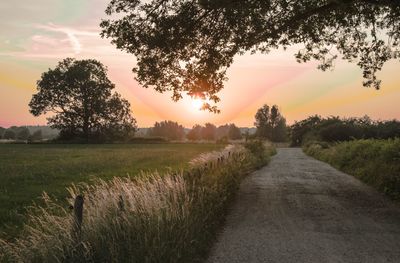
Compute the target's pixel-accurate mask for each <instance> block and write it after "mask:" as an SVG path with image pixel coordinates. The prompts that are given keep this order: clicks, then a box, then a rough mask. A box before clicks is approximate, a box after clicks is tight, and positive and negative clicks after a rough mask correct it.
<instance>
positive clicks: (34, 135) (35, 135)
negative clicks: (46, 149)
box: [29, 130, 43, 142]
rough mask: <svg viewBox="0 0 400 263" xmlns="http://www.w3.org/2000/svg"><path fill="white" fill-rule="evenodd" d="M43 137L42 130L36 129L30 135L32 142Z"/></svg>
mask: <svg viewBox="0 0 400 263" xmlns="http://www.w3.org/2000/svg"><path fill="white" fill-rule="evenodd" d="M42 139H43V135H42V130H36V131H35V132H34V133H32V134H31V135H30V136H29V141H31V142H35V141H41V140H42Z"/></svg>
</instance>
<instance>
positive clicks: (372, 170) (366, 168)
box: [304, 138, 400, 200]
mask: <svg viewBox="0 0 400 263" xmlns="http://www.w3.org/2000/svg"><path fill="white" fill-rule="evenodd" d="M304 151H305V152H306V153H307V154H309V155H311V156H313V157H315V158H317V159H320V160H322V161H325V162H327V163H330V164H332V165H333V166H335V167H336V168H338V169H339V170H342V171H344V172H346V173H349V174H352V175H354V176H355V177H357V178H359V179H361V180H362V181H364V182H365V183H367V184H369V185H372V186H373V187H375V188H376V189H378V190H379V191H381V192H384V193H385V194H387V195H388V196H390V197H392V198H394V199H398V200H400V138H397V139H388V140H375V139H369V140H355V141H349V142H341V143H338V144H334V145H333V146H331V147H328V146H327V145H326V144H325V145H324V144H322V145H321V144H320V143H310V144H309V145H308V146H306V147H305V148H304Z"/></svg>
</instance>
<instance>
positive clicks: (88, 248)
mask: <svg viewBox="0 0 400 263" xmlns="http://www.w3.org/2000/svg"><path fill="white" fill-rule="evenodd" d="M273 153H274V151H273V150H272V149H268V150H266V149H265V148H263V147H260V146H259V145H257V143H249V144H247V145H246V148H244V147H242V146H235V147H233V148H227V149H225V150H224V151H220V152H214V153H209V154H203V155H201V156H199V157H198V158H196V159H194V160H192V161H191V163H190V168H188V169H186V170H183V171H182V172H179V173H167V174H164V175H163V176H160V175H159V174H157V173H151V174H150V173H148V174H143V176H139V177H133V178H114V179H113V180H111V181H108V182H106V181H99V182H97V183H96V184H92V185H86V186H84V187H83V188H82V187H81V188H76V187H74V188H70V193H71V200H70V201H71V203H72V201H73V199H74V197H76V196H77V195H78V194H82V195H83V196H84V200H85V203H84V216H83V225H82V231H81V233H80V235H77V234H76V232H74V231H72V229H73V226H74V220H73V215H72V213H71V211H68V210H66V209H64V208H62V207H60V206H58V205H57V202H55V201H53V200H52V199H51V198H48V197H46V196H45V203H46V206H45V207H36V208H34V209H33V210H32V212H31V214H30V222H29V223H28V224H27V225H26V227H25V230H24V233H23V234H22V235H21V238H18V239H16V240H15V241H14V242H7V241H4V240H3V241H0V243H1V244H0V245H1V246H0V250H1V251H0V262H200V261H202V260H203V259H204V257H205V255H206V254H207V252H208V249H209V247H210V244H211V241H212V240H213V239H214V238H215V235H216V231H217V229H218V228H219V227H220V225H221V223H222V222H223V220H224V216H225V213H226V208H227V205H228V204H229V201H230V200H231V199H232V197H233V196H234V194H235V192H236V190H237V188H238V186H239V184H240V181H241V179H242V178H243V177H244V176H245V175H246V174H247V173H248V172H250V171H252V170H254V169H256V168H258V167H260V166H263V165H265V164H266V163H267V162H268V160H269V157H270V155H272V154H273Z"/></svg>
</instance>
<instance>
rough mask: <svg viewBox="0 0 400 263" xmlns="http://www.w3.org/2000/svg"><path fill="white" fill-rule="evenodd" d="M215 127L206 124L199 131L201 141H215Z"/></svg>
mask: <svg viewBox="0 0 400 263" xmlns="http://www.w3.org/2000/svg"><path fill="white" fill-rule="evenodd" d="M216 132H217V127H215V125H214V124H212V123H206V124H205V125H204V127H203V128H202V129H201V138H202V139H203V140H207V141H212V140H215V136H216Z"/></svg>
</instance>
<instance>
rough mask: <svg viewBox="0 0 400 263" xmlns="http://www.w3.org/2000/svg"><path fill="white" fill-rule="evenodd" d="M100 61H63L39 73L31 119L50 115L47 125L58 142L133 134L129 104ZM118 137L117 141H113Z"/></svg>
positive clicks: (108, 138) (133, 123) (123, 136)
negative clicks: (57, 130)
mask: <svg viewBox="0 0 400 263" xmlns="http://www.w3.org/2000/svg"><path fill="white" fill-rule="evenodd" d="M106 71H107V70H106V68H105V66H104V65H103V64H101V63H100V62H99V61H96V60H93V59H88V60H75V59H72V58H67V59H64V60H63V61H61V62H59V64H58V65H57V67H56V68H55V69H49V70H48V71H47V72H45V73H43V74H42V77H41V79H40V80H39V81H38V82H37V90H38V92H37V93H36V94H34V95H33V97H32V100H31V102H30V103H29V106H30V111H31V113H32V114H33V115H34V116H39V115H42V114H46V113H48V112H52V113H54V114H55V115H54V116H51V117H49V118H48V119H47V120H48V123H49V125H50V126H51V127H52V128H55V129H59V130H60V137H61V139H74V138H83V139H84V140H85V141H87V142H88V141H89V140H102V141H106V140H113V139H123V138H125V137H127V136H130V135H132V134H133V133H134V132H135V129H136V120H135V119H134V118H133V117H132V116H131V110H130V104H129V102H128V101H127V100H125V99H123V98H121V96H120V95H119V94H118V93H112V90H113V89H114V84H113V83H111V81H110V80H109V79H108V77H107V72H106ZM116 137H117V138H116Z"/></svg>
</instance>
